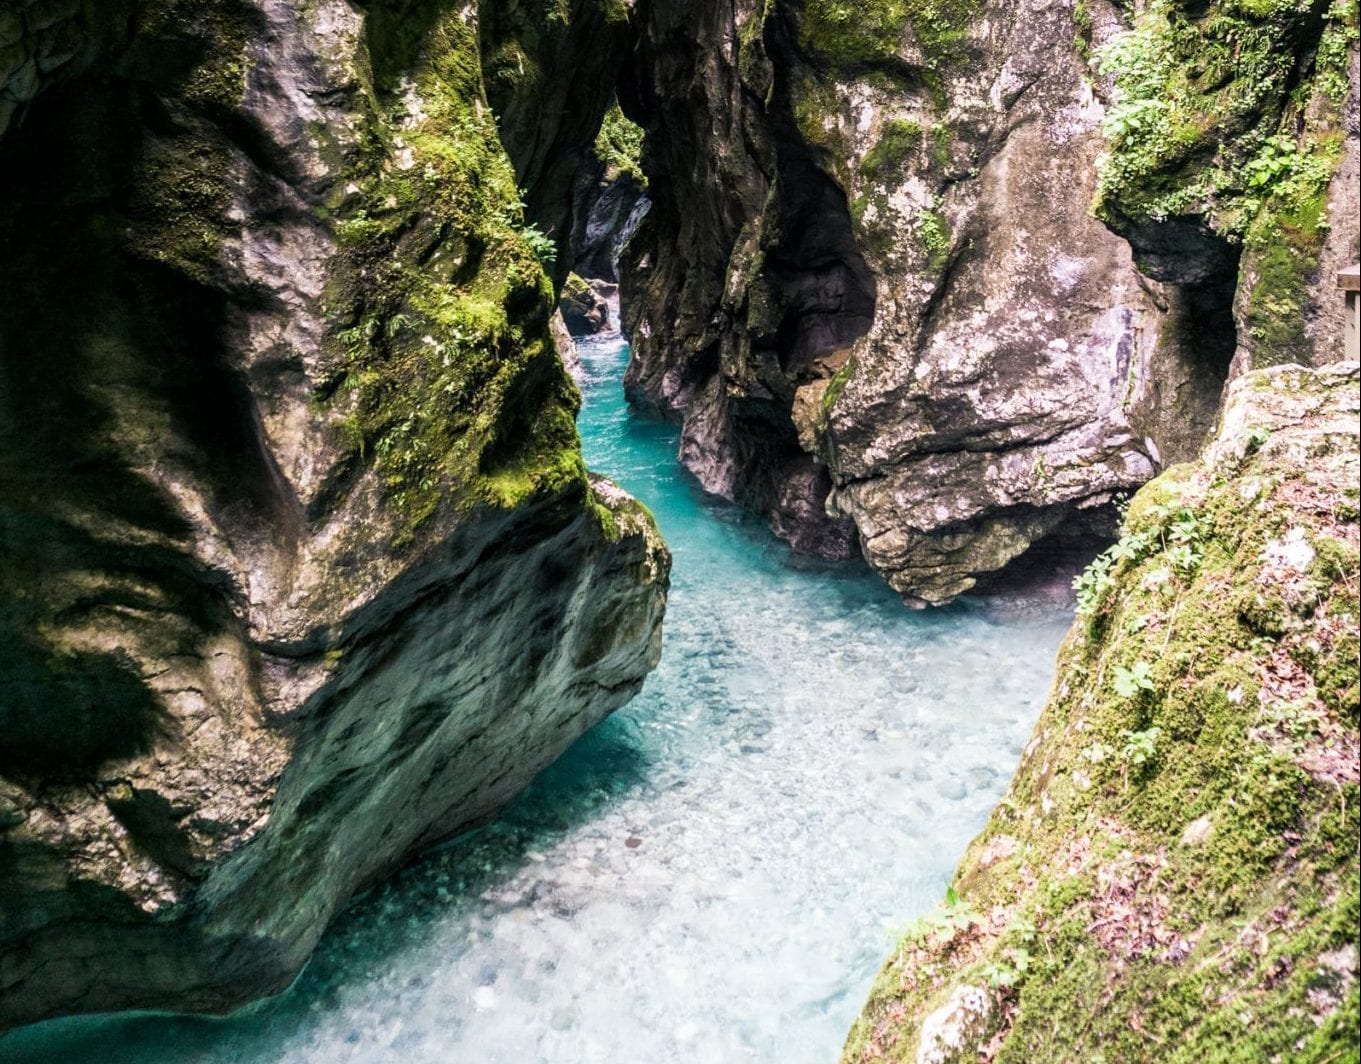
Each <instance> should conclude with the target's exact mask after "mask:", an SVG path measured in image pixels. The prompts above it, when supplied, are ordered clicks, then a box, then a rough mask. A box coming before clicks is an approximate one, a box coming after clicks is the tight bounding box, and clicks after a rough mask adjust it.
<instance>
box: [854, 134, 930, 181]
mask: <svg viewBox="0 0 1361 1064" xmlns="http://www.w3.org/2000/svg"><path fill="white" fill-rule="evenodd" d="M923 139H924V134H923V132H922V127H921V125H920V124H919V123H917V122H913V121H911V120H909V119H902V118H894V119H890V120H889V121H887V122H885V123H884V128H883V130H882V131H881V132H880V134H879V139H878V141H877V142H876V143H875V145H874V147H873V148H872V149H871V150H870V152H869V154H868V155H866V156H865V158H864V161H863V162H861V164H860V174H861V176H862V177H864V179H865V180H866V181H874V182H890V183H893V184H897V183H899V182H901V181H902V179H903V178H904V177H905V176H906V173H907V163H908V160H909V159H911V158H912V157H913V156H914V155H916V154H917V152H918V151H920V150H921V146H922V142H923Z"/></svg>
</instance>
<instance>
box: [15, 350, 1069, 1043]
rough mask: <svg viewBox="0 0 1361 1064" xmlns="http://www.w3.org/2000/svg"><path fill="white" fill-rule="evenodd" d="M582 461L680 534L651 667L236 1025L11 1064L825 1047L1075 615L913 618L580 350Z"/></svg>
mask: <svg viewBox="0 0 1361 1064" xmlns="http://www.w3.org/2000/svg"><path fill="white" fill-rule="evenodd" d="M581 356H582V363H583V367H584V372H585V374H586V380H585V383H584V386H583V391H584V394H585V398H586V401H585V405H584V408H583V412H582V415H581V419H580V425H581V432H582V439H583V446H584V448H585V452H586V456H587V460H588V462H589V464H590V466H591V468H593V469H595V470H597V471H599V472H602V473H606V474H608V475H609V476H611V477H612V478H614V479H615V480H616V481H618V482H619V483H620V484H621V485H623V486H624V487H625V488H627V489H628V490H630V491H631V492H633V493H634V494H635V495H637V496H638V497H639V498H640V499H642V500H643V501H644V502H645V503H646V504H647V505H648V506H649V507H650V508H651V509H652V510H653V511H654V512H655V513H656V516H657V519H658V522H659V524H660V526H661V529H662V532H663V534H664V535H665V537H666V539H667V542H668V543H669V544H670V546H671V549H672V551H673V552H674V555H675V567H674V571H673V587H672V594H671V600H670V606H669V609H668V613H667V620H666V637H665V649H664V653H663V657H662V662H661V665H660V666H659V667H658V669H657V671H656V673H655V674H654V675H653V676H652V677H651V678H650V679H649V681H648V683H647V686H646V688H645V690H644V691H643V693H642V695H640V696H639V697H638V698H637V699H636V700H635V701H634V702H633V703H631V704H630V705H629V706H628V707H626V708H625V709H624V710H621V711H620V712H619V713H616V714H615V715H614V716H613V717H612V718H611V719H610V720H608V721H606V722H605V723H604V724H602V725H600V726H599V727H598V728H596V729H595V730H594V731H592V732H591V733H589V734H588V735H586V736H585V737H584V738H583V739H582V740H580V741H579V742H578V743H577V744H576V745H575V746H574V747H573V748H572V749H571V750H570V751H569V752H568V753H567V755H566V756H565V757H564V758H563V759H562V760H561V761H559V762H558V763H557V764H556V765H554V766H553V767H551V768H550V769H549V770H548V771H547V772H545V773H544V774H543V775H542V776H541V777H540V778H539V780H538V781H537V782H536V783H535V784H534V785H533V786H532V787H531V788H530V789H529V791H527V792H526V793H525V794H524V795H522V796H521V797H520V798H519V799H518V800H517V801H516V802H515V803H514V804H513V805H512V806H510V807H509V808H508V809H507V810H506V811H505V813H504V814H503V815H502V816H501V818H500V819H499V820H497V821H496V822H495V823H493V824H491V825H489V826H488V827H486V828H484V829H482V830H481V831H479V832H476V833H474V834H472V835H470V836H466V837H464V838H462V839H460V840H457V841H456V842H454V843H452V844H450V845H447V846H445V847H443V848H441V849H439V850H436V851H434V852H431V853H429V854H427V855H426V856H425V857H423V858H422V859H421V860H419V861H417V862H416V863H414V864H413V865H412V866H411V867H410V868H408V869H407V870H406V871H404V872H403V873H401V874H400V875H398V876H396V877H395V878H393V879H392V880H391V881H390V882H388V883H387V884H385V885H384V886H382V887H379V888H377V889H375V890H373V891H371V892H369V893H368V894H366V895H365V896H363V897H361V898H360V899H358V900H357V901H356V902H355V903H354V904H353V905H352V906H351V907H350V908H349V909H348V910H347V911H346V912H345V913H344V914H343V915H342V916H341V917H340V919H339V920H338V921H337V922H336V923H335V924H334V925H333V927H332V928H331V929H330V930H329V931H328V932H327V934H326V936H325V938H324V939H323V941H322V943H321V945H320V947H319V948H318V950H317V953H316V955H315V957H314V958H313V960H312V962H311V963H310V964H309V966H308V967H307V969H306V970H305V971H304V973H303V974H302V976H301V977H300V978H299V979H298V981H297V982H296V983H295V984H294V986H293V987H292V988H291V989H290V990H289V991H288V992H287V993H285V994H283V995H281V996H280V997H279V998H276V999H274V1000H272V1001H269V1002H265V1003H263V1004H260V1005H257V1006H254V1007H252V1008H250V1009H247V1010H245V1011H243V1012H241V1013H239V1014H237V1015H235V1016H233V1017H230V1018H228V1019H225V1020H207V1019H184V1018H170V1017H161V1016H137V1017H124V1018H119V1019H101V1018H93V1019H90V1018H83V1019H74V1020H65V1021H60V1022H57V1023H52V1024H46V1025H42V1026H40V1027H37V1028H32V1029H29V1030H27V1031H23V1032H19V1033H18V1034H16V1035H13V1036H11V1037H10V1038H8V1039H5V1040H4V1041H2V1042H0V1058H2V1059H4V1060H5V1061H7V1062H10V1064H36V1062H39V1061H42V1062H53V1064H83V1062H89V1064H122V1062H125V1061H126V1062H129V1064H132V1062H136V1064H172V1062H173V1064H183V1062H190V1061H192V1062H202V1064H263V1062H290V1064H304V1062H305V1064H339V1062H342V1061H344V1062H364V1064H370V1062H388V1061H392V1062H399V1061H400V1062H402V1064H425V1062H430V1064H435V1062H439V1064H447V1062H454V1061H458V1062H469V1064H473V1062H477V1064H483V1062H486V1064H493V1062H505V1064H532V1062H544V1064H588V1062H591V1064H593V1062H602V1064H603V1062H607V1061H608V1062H611V1064H614V1062H639V1064H664V1062H686V1064H692V1062H693V1064H724V1062H728V1061H762V1062H772V1064H774V1062H778V1064H802V1062H809V1064H812V1062H818V1064H827V1062H831V1061H834V1060H835V1059H836V1055H837V1053H838V1051H839V1049H840V1046H841V1043H842V1040H843V1038H844V1037H845V1034H846V1031H847V1030H848V1029H849V1027H850V1025H851V1022H852V1021H853V1019H854V1018H855V1015H856V1013H857V1012H858V1011H859V1008H860V1006H861V1004H862V1001H863V998H864V995H865V994H866V992H867V991H868V989H869V985H870V982H871V981H872V979H873V976H874V973H875V971H876V969H877V968H878V966H879V964H880V963H881V962H882V960H883V958H884V957H885V956H886V955H887V954H888V952H889V951H890V950H891V948H892V945H893V942H894V939H895V935H896V932H897V931H898V930H899V929H901V927H902V926H903V925H905V924H906V923H907V922H908V921H909V920H911V919H912V918H913V917H915V916H919V915H921V914H922V913H923V912H925V911H926V910H928V909H930V908H931V906H932V905H934V904H935V903H936V901H937V900H938V899H939V898H940V896H941V894H942V893H943V891H944V889H945V886H946V884H947V882H948V880H949V876H950V873H951V871H952V869H953V867H954V865H955V863H956V862H957V861H958V859H959V857H960V855H961V854H962V852H963V850H964V847H965V846H966V845H967V843H968V841H969V839H970V838H971V837H972V836H973V834H974V833H975V832H977V831H978V830H979V829H980V828H981V827H982V825H983V823H984V821H985V820H986V818H987V815H988V812H989V810H990V809H991V808H992V806H993V805H994V803H995V802H996V801H997V799H998V798H999V797H1001V795H1002V793H1003V791H1004V790H1005V787H1006V784H1007V781H1008V779H1009V777H1010V774H1011V772H1012V770H1013V768H1014V767H1015V765H1016V762H1017V759H1018V757H1019V755H1020V751H1021V749H1022V747H1023V745H1024V744H1025V742H1026V741H1027V739H1028V737H1029V733H1030V730H1031V728H1032V725H1033V723H1034V720H1035V718H1036V717H1037V715H1038V713H1039V709H1040V707H1041V705H1042V703H1043V700H1044V697H1045V695H1046V693H1047V690H1048V688H1049V685H1050V683H1051V681H1052V678H1053V671H1054V656H1055V652H1056V650H1057V647H1058V644H1059V641H1060V639H1061V638H1062V635H1063V633H1064V631H1065V630H1066V628H1067V625H1068V623H1069V620H1070V618H1071V614H1070V613H1069V612H1068V611H1066V610H1065V609H1063V608H1062V607H1057V606H1048V607H1030V608H1025V609H1018V608H1006V607H999V606H998V605H997V604H995V603H989V604H984V603H977V602H975V603H970V602H964V603H960V604H957V605H955V606H952V607H950V608H947V609H943V610H933V611H929V612H914V611H911V610H908V609H906V608H904V607H903V606H902V604H901V603H900V602H899V600H898V599H897V597H896V596H895V595H894V594H893V593H892V592H891V591H890V590H889V589H888V588H887V587H885V586H884V585H883V584H882V583H881V582H880V581H879V580H877V579H876V578H875V577H874V576H873V575H872V574H870V573H869V572H868V571H867V570H866V569H865V568H864V567H863V566H860V565H830V564H823V563H815V562H810V561H807V560H801V559H798V558H795V557H792V556H791V555H790V553H789V551H788V549H787V548H786V547H785V546H783V545H782V544H781V543H779V542H778V541H776V540H775V539H774V538H773V537H772V536H771V535H770V533H769V532H768V531H767V530H766V529H765V528H764V526H763V525H762V524H760V523H759V522H756V521H754V520H753V519H751V518H749V517H747V516H744V515H743V514H741V513H739V512H738V511H736V510H735V509H734V508H732V507H731V506H729V505H728V504H726V503H723V502H721V501H719V500H715V499H712V498H709V497H707V496H705V495H704V493H703V492H701V491H700V490H699V489H698V488H697V487H696V486H695V485H694V484H693V482H692V481H691V479H690V478H689V477H688V476H687V475H686V474H685V473H684V472H683V471H682V470H681V468H680V467H679V465H678V464H677V462H676V459H675V455H676V446H677V439H676V429H675V428H674V427H672V426H667V425H662V424H658V423H655V422H650V421H647V420H644V419H641V418H639V417H637V416H635V415H634V414H632V413H631V412H630V411H629V409H628V407H627V405H626V404H625V402H624V399H623V394H622V388H621V383H620V382H621V378H622V373H623V368H624V365H625V363H626V360H627V357H628V349H627V346H626V345H625V343H624V342H623V340H622V339H620V338H618V337H617V336H616V337H607V338H604V339H602V340H598V341H593V342H584V343H582V345H581Z"/></svg>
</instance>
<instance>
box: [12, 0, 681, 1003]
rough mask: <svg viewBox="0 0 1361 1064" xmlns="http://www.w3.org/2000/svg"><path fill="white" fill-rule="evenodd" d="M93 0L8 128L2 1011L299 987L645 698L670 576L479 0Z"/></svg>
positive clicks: (228, 997)
mask: <svg viewBox="0 0 1361 1064" xmlns="http://www.w3.org/2000/svg"><path fill="white" fill-rule="evenodd" d="M52 7H54V5H51V4H42V3H34V4H29V5H23V4H20V5H19V6H18V8H17V9H16V8H15V7H14V5H9V6H7V7H6V8H5V11H4V14H3V15H0V38H3V39H4V40H5V41H6V42H10V41H11V40H12V39H13V38H14V32H13V30H12V26H11V24H12V23H13V15H12V12H13V11H15V10H17V11H18V12H19V14H20V16H21V18H20V22H21V26H22V33H21V35H20V38H19V39H20V41H21V43H22V44H23V46H24V47H25V48H30V47H31V46H32V47H34V48H36V50H35V51H34V52H33V54H35V55H38V56H42V55H48V54H55V53H54V52H52V48H53V47H54V46H53V45H51V43H50V41H49V40H48V37H47V36H44V35H43V32H42V27H41V26H39V25H38V22H37V21H35V19H36V16H35V14H34V13H35V12H36V11H38V10H39V9H44V10H45V9H47V8H52ZM66 7H68V8H69V9H70V10H69V12H68V14H69V15H70V18H71V19H72V21H71V22H70V25H71V26H73V27H74V30H73V31H72V32H76V33H77V34H78V35H79V36H80V38H81V39H82V40H84V41H87V42H98V43H97V45H96V44H90V45H89V47H88V49H87V50H86V51H82V52H81V54H80V58H79V64H80V65H79V70H78V71H77V70H75V69H74V68H73V69H71V70H69V71H67V70H65V68H63V73H62V76H60V77H56V76H54V77H52V78H50V79H48V80H47V81H45V82H44V83H43V84H42V85H41V89H42V91H41V92H39V91H36V90H35V91H34V92H33V93H27V92H25V106H24V107H23V108H20V109H15V108H11V109H9V110H6V111H4V112H3V116H4V117H5V118H10V119H12V121H11V122H10V127H9V130H8V133H7V135H6V137H5V139H4V140H3V141H0V243H3V246H4V247H5V249H6V253H5V256H4V258H3V261H0V587H2V588H3V597H2V598H0V642H3V644H4V646H5V650H4V652H3V654H2V655H0V1028H3V1027H6V1026H10V1025H15V1024H21V1023H26V1022H30V1021H33V1020H37V1019H41V1018H44V1017H48V1016H53V1015H59V1014H63V1013H72V1012H82V1011H94V1010H113V1009H126V1008H153V1009H176V1010H195V1011H197V1010H202V1011H221V1010H224V1009H228V1008H231V1007H233V1006H235V1005H238V1004H241V1003H243V1002H245V1001H248V1000H251V999H253V998H256V997H259V996H261V995H263V994H266V993H270V992H273V991H276V990H278V989H281V988H282V987H283V986H285V985H286V984H287V983H288V982H289V980H290V979H291V978H292V977H293V975H294V974H295V973H296V972H297V971H298V969H299V968H300V967H301V965H302V964H303V963H304V962H305V960H306V958H307V956H308V954H309V952H310V950H311V948H312V946H313V944H314V943H315V941H316V939H317V937H318V935H320V933H321V931H322V930H323V928H324V927H325V925H326V923H327V921H328V920H329V918H330V917H331V915H332V914H333V913H334V912H335V911H336V909H337V907H338V906H340V905H342V904H343V903H344V902H345V900H346V899H347V898H348V897H350V895H351V894H352V893H353V892H354V891H355V890H357V889H359V888H361V887H363V886H364V885H366V884H368V883H371V882H372V881H374V880H375V879H377V878H378V877H381V876H382V875H384V874H386V873H387V872H389V871H391V870H392V869H393V868H394V867H395V866H396V865H398V864H399V863H400V862H402V861H403V860H404V859H406V858H407V857H408V856H410V855H411V854H413V853H414V852H415V851H416V850H418V849H419V848H421V847H422V846H424V845H426V844H428V843H431V842H433V841H435V840H437V839H440V838H443V837H447V836H448V835H450V834H452V833H454V832H457V831H459V830H460V829H463V828H467V827H469V826H471V825H474V824H476V823H478V822H479V821H481V820H484V819H485V818H487V817H488V816H490V815H491V814H493V813H494V812H495V811H496V809H497V808H498V807H499V806H500V805H501V804H503V803H504V802H505V801H506V800H508V799H509V798H510V797H511V796H512V795H513V794H514V793H515V792H516V791H517V790H518V789H519V788H521V787H522V786H523V785H524V784H526V783H527V782H528V781H529V780H530V779H531V778H532V777H533V776H534V775H535V773H537V771H538V770H539V769H540V768H542V767H543V766H544V765H545V764H547V763H548V762H549V761H551V760H552V759H553V758H554V757H556V756H557V755H558V754H559V753H560V752H561V751H562V750H563V749H565V747H566V746H567V745H568V744H569V743H570V742H571V741H572V740H573V739H574V738H576V737H577V736H578V735H580V734H581V733H582V732H583V731H585V730H586V729H587V728H588V727H590V726H591V725H592V724H593V723H595V722H596V721H598V720H600V719H601V718H602V717H604V716H605V715H606V714H608V713H609V712H610V711H611V710H612V709H614V708H616V707H618V706H619V705H621V704H623V703H624V702H625V701H627V700H628V699H629V698H630V697H631V696H632V694H633V693H635V692H636V691H637V690H638V688H639V686H640V685H641V683H642V680H643V678H644V676H645V675H646V673H647V671H648V670H649V669H650V668H651V666H652V665H653V664H654V663H655V662H656V660H657V655H658V653H659V649H660V624H661V617H662V610H663V605H664V596H665V590H666V586H667V572H668V566H669V559H668V556H667V553H666V550H665V547H664V546H663V545H662V543H661V542H660V539H659V538H658V536H657V534H656V531H655V529H654V528H653V526H652V524H651V522H650V519H649V518H647V517H646V516H645V514H644V513H643V511H642V510H641V508H639V507H637V506H636V505H635V504H633V503H632V502H631V500H629V499H628V498H627V497H626V496H624V495H623V494H622V493H621V492H619V491H618V489H615V488H613V487H612V486H610V485H608V484H605V483H603V482H598V481H593V480H592V479H591V478H589V477H588V475H587V473H586V470H585V469H584V467H583V464H582V460H581V456H580V450H579V447H578V441H577V437H576V431H575V426H574V423H573V419H574V413H575V409H576V404H577V402H578V401H579V400H578V394H577V392H576V390H575V388H574V387H573V386H572V384H571V382H570V380H569V379H568V377H567V375H566V373H565V371H564V369H563V365H562V362H561V361H560V360H559V358H558V357H557V354H556V352H555V349H554V345H553V338H552V335H551V332H550V316H551V314H552V312H553V291H552V285H551V283H550V281H549V279H548V278H547V277H546V276H545V273H544V270H543V268H542V265H541V262H540V258H539V257H538V254H536V253H538V252H540V251H541V248H540V247H539V246H537V244H536V241H535V240H534V239H533V238H534V234H533V232H531V231H530V230H529V229H528V227H527V221H526V219H525V216H524V214H523V209H522V207H521V205H520V202H519V200H520V195H519V192H518V189H517V185H516V172H515V170H514V169H513V167H512V164H511V161H510V159H509V158H508V156H507V154H506V152H505V151H504V149H503V148H502V144H501V141H500V139H499V136H498V131H497V127H496V125H495V120H494V118H493V114H492V110H491V108H490V106H489V105H488V101H487V97H486V94H485V92H484V87H483V75H482V66H481V55H482V48H483V46H484V43H485V42H484V41H482V40H481V39H480V37H479V28H478V23H477V18H476V12H475V11H474V10H472V9H465V8H461V7H457V6H455V5H450V4H443V3H405V2H400V0H391V2H376V3H373V4H370V5H367V6H364V7H357V6H355V5H353V4H350V3H348V2H345V0H322V2H319V3H311V4H307V5H297V4H293V3H283V2H275V0H221V2H215V3H211V4H202V3H187V2H185V3H181V2H178V0H155V2H150V0H149V2H144V3H139V4H129V5H122V6H120V5H108V6H107V7H106V6H104V5H100V6H98V7H96V6H95V5H91V4H85V5H79V4H72V5H66ZM601 7H602V9H603V8H605V7H609V5H601ZM597 15H598V16H599V17H600V18H604V17H605V15H604V14H603V13H601V12H597ZM62 32H66V31H62ZM33 42H37V45H34V44H33ZM44 42H46V43H44ZM44 49H46V51H44ZM6 54H8V53H6ZM71 62H72V63H75V62H76V60H75V59H72V60H71ZM53 69H56V68H55V67H54V68H53ZM10 80H11V81H12V80H13V79H12V78H11V79H10ZM608 98H609V93H608V92H607V91H606V92H603V93H602V95H601V99H600V103H599V106H600V110H601V111H602V112H603V109H604V106H605V103H606V102H607V100H608ZM598 118H599V116H598V115H597V116H596V119H595V121H596V122H597V123H598ZM581 121H582V123H583V125H584V126H586V127H588V129H587V133H588V135H589V134H590V133H591V132H592V130H591V129H590V128H589V127H591V126H592V122H591V119H590V118H589V116H587V117H585V118H583V119H582V120H581ZM567 176H570V175H567ZM543 180H544V181H546V182H549V183H552V182H553V181H555V180H556V178H553V177H552V176H551V175H550V176H546V177H544V178H543ZM564 180H565V178H564ZM543 195H544V197H545V199H544V202H546V203H553V202H559V201H560V200H562V201H564V202H565V200H563V197H565V196H566V192H565V191H563V190H561V189H559V190H558V191H557V193H555V192H554V191H553V190H552V189H545V190H544V191H543Z"/></svg>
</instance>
